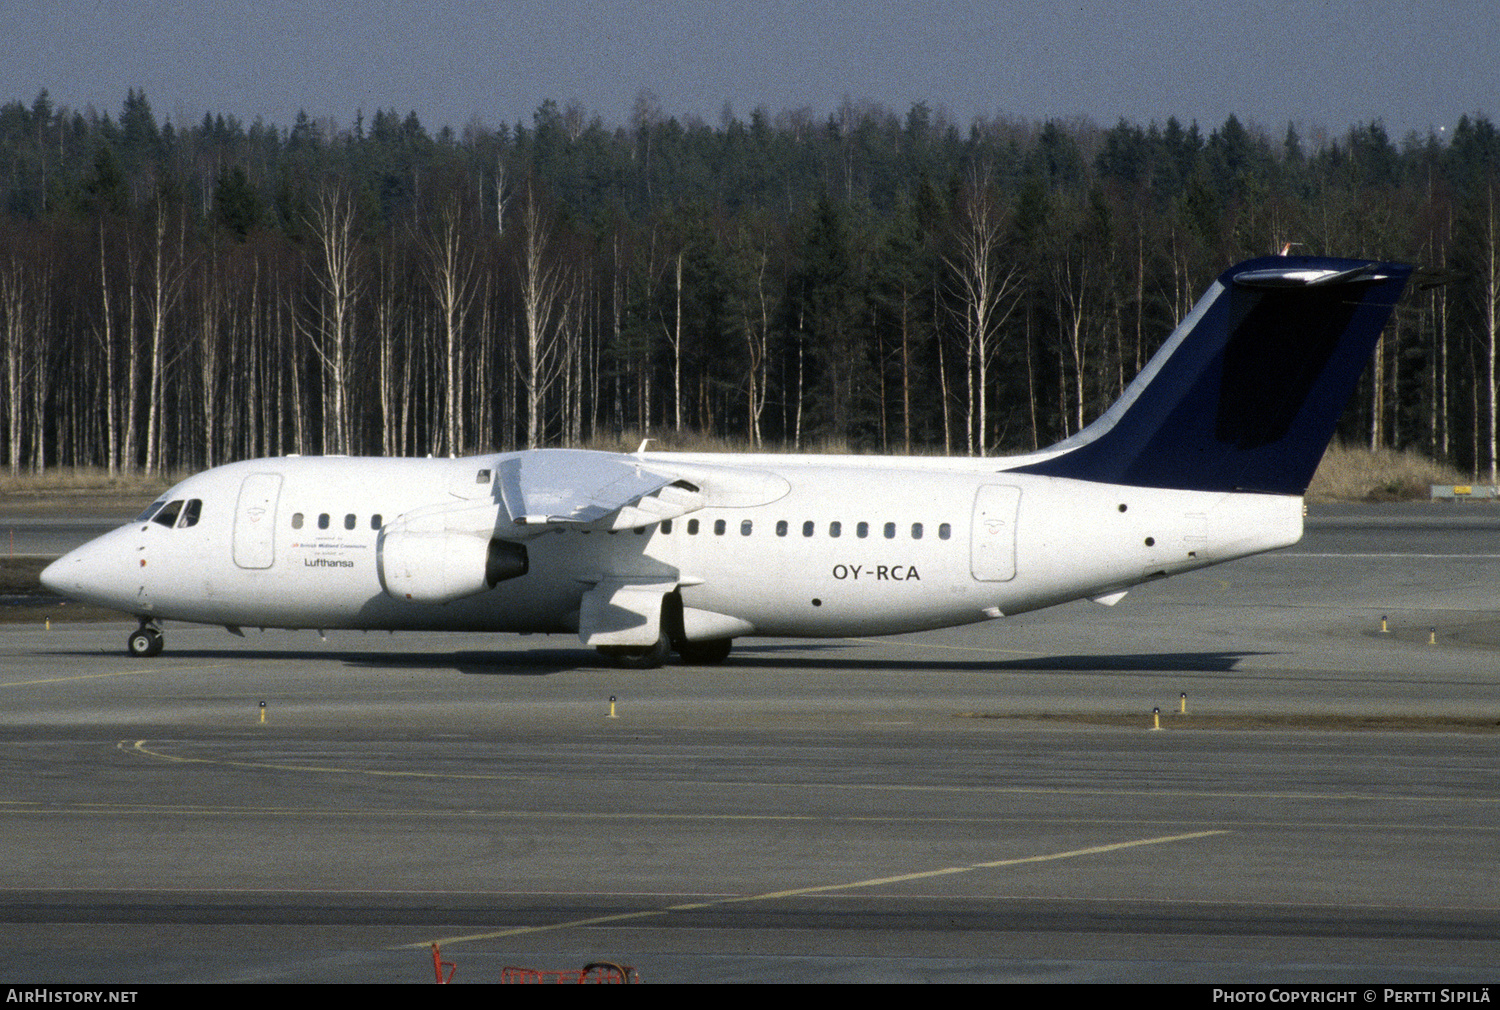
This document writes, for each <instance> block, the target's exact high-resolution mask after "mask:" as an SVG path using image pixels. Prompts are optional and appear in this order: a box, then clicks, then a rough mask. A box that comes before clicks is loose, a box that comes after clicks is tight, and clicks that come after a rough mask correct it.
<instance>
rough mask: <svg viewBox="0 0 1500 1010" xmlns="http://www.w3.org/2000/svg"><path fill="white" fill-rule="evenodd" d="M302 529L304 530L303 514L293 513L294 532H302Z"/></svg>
mask: <svg viewBox="0 0 1500 1010" xmlns="http://www.w3.org/2000/svg"><path fill="white" fill-rule="evenodd" d="M301 528H302V513H301V512H293V513H292V529H294V530H300V529H301Z"/></svg>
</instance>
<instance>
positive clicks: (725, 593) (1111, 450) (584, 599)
mask: <svg viewBox="0 0 1500 1010" xmlns="http://www.w3.org/2000/svg"><path fill="white" fill-rule="evenodd" d="M1410 273H1411V267H1409V266H1405V265H1401V264H1394V263H1380V262H1368V261H1355V260H1334V259H1324V258H1313V257H1300V256H1299V257H1271V258H1266V259H1259V260H1252V261H1250V262H1247V263H1242V264H1240V265H1239V266H1236V267H1233V268H1231V269H1229V270H1227V271H1225V273H1224V274H1223V275H1221V276H1220V277H1219V279H1218V281H1217V282H1216V283H1215V284H1214V285H1213V286H1212V288H1211V289H1210V290H1209V291H1208V293H1207V294H1206V295H1205V296H1204V297H1203V299H1202V300H1201V301H1200V302H1199V303H1198V305H1197V306H1196V307H1195V308H1194V309H1193V311H1192V312H1191V313H1190V314H1189V315H1188V317H1187V318H1186V319H1184V320H1183V322H1182V323H1181V325H1179V326H1178V327H1177V329H1176V330H1175V331H1174V332H1173V334H1172V335H1171V337H1170V338H1169V339H1168V340H1167V341H1166V343H1165V344H1164V345H1163V346H1162V348H1161V350H1160V352H1159V353H1158V354H1157V355H1156V356H1155V357H1154V358H1153V359H1152V360H1151V362H1150V363H1149V364H1148V365H1147V366H1146V368H1145V369H1144V370H1143V371H1142V372H1141V374H1140V375H1139V376H1138V377H1137V378H1136V379H1135V381H1133V382H1132V383H1131V384H1130V386H1129V387H1128V388H1127V389H1126V390H1125V393H1124V395H1123V396H1122V397H1121V398H1120V400H1119V401H1118V402H1117V403H1115V404H1114V406H1112V407H1111V408H1110V409H1109V410H1108V411H1107V412H1106V413H1105V414H1104V415H1103V416H1101V417H1100V418H1099V419H1098V420H1097V421H1095V422H1094V423H1093V424H1092V425H1090V426H1089V427H1087V428H1085V429H1084V430H1083V431H1080V432H1079V433H1078V434H1076V435H1074V436H1073V437H1071V438H1068V439H1066V440H1065V441H1062V442H1059V443H1058V444H1056V445H1054V446H1052V447H1051V448H1048V449H1046V450H1043V451H1041V452H1038V453H1033V454H1030V455H1025V456H1013V457H1006V458H999V459H996V458H988V459H973V458H958V459H948V458H893V457H869V456H783V455H686V454H675V453H652V452H645V451H642V452H638V453H636V454H634V455H620V454H614V453H604V452H591V451H575V450H563V449H543V450H533V451H527V452H512V453H496V454H492V455H486V456H473V457H468V458H464V459H358V458H348V457H296V456H293V457H284V458H279V459H260V460H252V461H249V462H242V463H234V464H230V465H228V466H221V467H217V468H215V469H213V470H209V471H207V472H206V473H202V474H199V475H197V476H195V477H192V478H190V479H188V480H185V481H183V482H182V483H180V484H178V485H177V486H176V487H174V488H172V489H171V490H170V491H168V492H167V493H166V495H164V496H163V497H162V498H161V499H160V500H159V501H157V502H155V503H153V504H152V505H151V507H150V508H148V509H147V510H146V511H145V512H144V513H142V514H141V515H140V517H139V518H137V519H136V520H135V521H134V522H132V523H130V524H129V525H127V526H124V527H122V528H120V529H118V530H115V531H114V532H112V533H109V534H106V535H105V536H102V537H99V538H98V539H96V540H94V541H92V542H90V543H88V544H85V545H84V546H82V547H80V548H78V549H77V550H75V551H73V552H72V553H71V554H68V555H67V556H65V557H63V558H61V559H59V560H58V561H56V562H54V563H53V564H52V565H50V566H49V567H48V568H47V569H46V570H45V571H44V572H43V573H42V582H43V583H44V584H45V585H46V586H47V587H48V588H50V589H52V590H54V591H56V592H58V593H61V594H63V595H66V596H70V597H73V598H75V599H78V600H83V601H87V602H89V603H95V604H99V605H102V606H105V607H112V608H115V609H118V610H123V611H126V612H128V613H131V614H134V615H136V616H137V617H138V618H139V619H140V628H139V630H137V631H136V632H135V633H134V634H133V635H131V636H130V640H129V651H130V652H131V653H132V654H134V655H137V656H154V655H156V654H158V653H160V652H161V651H162V646H163V639H162V633H161V630H160V626H159V622H161V621H162V620H177V621H193V622H200V623H204V624H221V625H223V626H224V627H225V628H227V629H228V630H229V631H231V632H233V633H235V634H242V629H243V628H245V627H259V628H268V627H271V628H316V629H327V628H361V629H390V630H396V629H412V630H424V631H430V630H455V631H509V632H564V633H577V635H578V637H579V638H580V639H581V640H582V642H583V643H584V644H585V645H589V646H594V647H597V648H598V649H599V650H600V651H601V652H602V653H604V654H605V655H606V656H608V657H610V658H611V659H612V660H614V661H615V662H617V663H620V664H622V665H630V666H640V667H649V666H656V665H659V664H661V663H662V662H663V661H664V660H665V659H666V658H667V657H668V656H669V655H670V653H671V652H673V651H675V652H676V653H677V654H678V655H679V656H680V657H681V658H682V659H683V660H684V661H686V662H689V663H715V662H719V661H722V660H723V659H724V658H725V657H726V656H728V654H729V651H730V645H731V642H732V640H733V639H735V638H739V637H741V636H748V635H776V636H821V637H838V636H847V635H870V634H894V633H899V632H909V631H921V630H925V629H931V628H942V627H950V626H954V625H961V624H968V623H971V622H975V621H984V620H988V619H992V618H998V617H1003V616H1005V615H1007V614H1018V613H1022V612H1024V611H1028V610H1035V609H1037V608H1039V607H1046V606H1051V605H1053V604H1057V603H1063V602H1065V601H1068V600H1077V599H1092V600H1095V601H1097V602H1100V603H1105V604H1113V603H1114V602H1116V601H1118V600H1119V599H1120V597H1122V596H1124V595H1125V592H1126V590H1128V589H1129V588H1130V587H1132V586H1135V585H1137V584H1139V583H1142V582H1147V581H1150V580H1152V579H1157V578H1161V577H1163V576H1167V575H1173V574H1176V573H1178V572H1186V571H1191V570H1193V569H1195V568H1202V567H1204V566H1206V565H1213V564H1218V563H1219V562H1223V561H1229V560H1232V559H1234V558H1241V557H1245V556H1247V555H1251V554H1257V553H1260V552H1262V551H1269V550H1274V549H1276V548H1279V547H1286V546H1288V545H1290V544H1294V543H1296V542H1297V541H1298V540H1299V539H1300V538H1301V536H1302V511H1303V510H1302V494H1303V492H1305V491H1306V489H1307V485H1308V482H1309V481H1310V479H1311V477H1312V473H1313V470H1314V469H1315V468H1316V466H1317V463H1318V460H1319V458H1320V457H1321V456H1322V453H1323V450H1324V449H1325V448H1326V446H1327V444H1328V441H1329V439H1330V437H1331V435H1332V432H1333V429H1334V425H1335V423H1336V421H1337V420H1338V416H1339V414H1340V412H1341V411H1342V409H1343V407H1344V406H1345V404H1346V403H1347V402H1348V400H1349V397H1350V395H1351V393H1352V391H1353V389H1354V385H1355V383H1356V381H1357V380H1358V378H1359V374H1360V372H1361V371H1362V370H1363V369H1364V365H1365V362H1366V361H1367V359H1368V358H1369V356H1370V351H1371V349H1372V347H1373V346H1374V344H1375V341H1376V340H1377V339H1378V337H1379V335H1380V331H1381V329H1382V328H1383V327H1384V326H1385V323H1386V320H1387V319H1388V317H1389V316H1390V314H1391V311H1392V309H1393V307H1394V305H1395V303H1396V300H1397V298H1398V297H1399V296H1400V293H1401V290H1402V288H1403V286H1404V285H1405V283H1406V280H1407V278H1408V276H1409V275H1410ZM643 448H644V447H643Z"/></svg>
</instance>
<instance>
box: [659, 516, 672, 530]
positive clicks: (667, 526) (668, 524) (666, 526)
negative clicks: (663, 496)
mask: <svg viewBox="0 0 1500 1010" xmlns="http://www.w3.org/2000/svg"><path fill="white" fill-rule="evenodd" d="M661 531H662V532H663V533H671V532H672V520H670V519H663V520H662V521H661Z"/></svg>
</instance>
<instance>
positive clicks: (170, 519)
mask: <svg viewBox="0 0 1500 1010" xmlns="http://www.w3.org/2000/svg"><path fill="white" fill-rule="evenodd" d="M181 511H182V499H180V498H179V499H178V500H177V501H174V502H168V503H167V504H166V505H165V506H164V507H163V508H162V509H161V511H160V512H158V513H156V515H154V516H152V517H151V521H152V522H154V523H160V524H161V525H163V526H165V527H166V528H167V529H171V528H172V527H173V526H174V525H175V524H176V522H177V513H179V512H181Z"/></svg>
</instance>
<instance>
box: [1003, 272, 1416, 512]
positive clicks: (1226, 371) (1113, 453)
mask: <svg viewBox="0 0 1500 1010" xmlns="http://www.w3.org/2000/svg"><path fill="white" fill-rule="evenodd" d="M1411 273H1412V267H1411V266H1409V265H1406V264H1400V263H1386V262H1380V261H1371V260H1348V259H1332V258H1327V257H1314V256H1272V257H1265V258H1262V259H1255V260H1248V261H1246V262H1243V263H1240V264H1238V265H1236V266H1233V267H1230V268H1229V269H1228V270H1226V271H1224V272H1223V273H1222V274H1221V275H1220V276H1219V278H1218V280H1217V281H1216V282H1215V283H1214V285H1213V286H1212V287H1211V288H1210V289H1209V291H1208V293H1207V294H1205V295H1204V297H1203V298H1202V299H1201V300H1200V301H1199V302H1198V304H1197V305H1196V306H1195V307H1194V308H1193V310H1192V312H1190V313H1189V314H1188V315H1187V316H1186V317H1185V318H1184V320H1183V321H1182V323H1181V324H1180V325H1179V326H1178V327H1177V329H1176V330H1175V331H1174V332H1173V334H1172V335H1171V336H1170V337H1169V338H1168V339H1167V341H1166V342H1165V343H1164V344H1163V345H1162V348H1161V350H1159V351H1158V352H1157V354H1156V356H1155V357H1153V358H1152V360H1151V361H1150V362H1149V363H1148V364H1147V365H1146V367H1145V368H1144V369H1143V370H1142V371H1141V373H1140V375H1138V376H1137V377H1136V379H1135V380H1134V381H1133V382H1132V383H1131V384H1130V385H1129V386H1128V387H1127V388H1126V390H1125V392H1124V394H1123V395H1122V396H1121V397H1120V399H1119V400H1118V401H1116V403H1115V404H1114V405H1113V406H1111V407H1110V409H1109V410H1107V411H1106V412H1105V413H1104V414H1103V415H1101V416H1100V418H1099V419H1098V420H1096V421H1095V422H1094V423H1093V424H1092V425H1090V426H1088V427H1087V428H1084V429H1083V430H1082V431H1080V432H1078V433H1077V434H1076V435H1074V436H1072V437H1071V438H1069V439H1065V440H1064V441H1063V442H1060V443H1058V444H1057V445H1056V446H1053V447H1052V449H1050V450H1046V451H1044V452H1043V453H1042V454H1041V455H1042V456H1043V457H1044V458H1042V459H1041V460H1040V461H1035V462H1031V461H1027V462H1022V463H1021V464H1020V465H1018V466H1016V467H1013V468H1012V470H1013V472H1016V473H1032V474H1038V475H1044V476H1054V477H1071V478H1076V479H1081V480H1090V481H1097V482H1101V483H1108V484H1121V485H1126V486H1134V487H1155V488H1170V489H1176V490H1193V491H1227V492H1260V493H1266V494H1288V495H1301V494H1302V493H1304V492H1305V491H1306V489H1307V486H1308V484H1309V483H1310V481H1311V479H1312V475H1313V471H1314V470H1316V469H1317V465H1318V461H1319V460H1320V459H1321V458H1322V455H1323V451H1324V450H1325V449H1326V448H1327V446H1328V442H1329V441H1330V440H1331V438H1332V436H1333V432H1334V428H1335V426H1336V425H1337V423H1338V419H1339V415H1340V414H1341V413H1342V412H1343V409H1344V407H1345V405H1346V404H1347V403H1348V401H1349V399H1350V397H1351V396H1352V395H1353V392H1354V389H1355V385H1356V383H1357V382H1358V380H1359V377H1360V374H1361V373H1362V372H1363V371H1364V368H1365V365H1366V363H1367V362H1368V361H1369V358H1370V354H1371V351H1372V350H1373V349H1374V347H1375V344H1376V342H1377V341H1378V340H1379V339H1380V334H1381V332H1382V330H1383V329H1384V328H1385V325H1386V322H1387V320H1388V319H1389V318H1390V315H1391V313H1392V311H1393V310H1394V308H1395V305H1396V302H1397V300H1398V299H1399V298H1400V295H1401V292H1402V289H1403V287H1404V286H1405V284H1406V281H1407V278H1408V277H1409V276H1410V275H1411Z"/></svg>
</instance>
